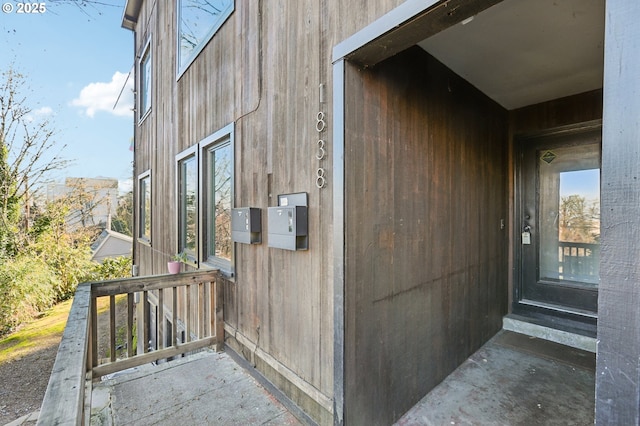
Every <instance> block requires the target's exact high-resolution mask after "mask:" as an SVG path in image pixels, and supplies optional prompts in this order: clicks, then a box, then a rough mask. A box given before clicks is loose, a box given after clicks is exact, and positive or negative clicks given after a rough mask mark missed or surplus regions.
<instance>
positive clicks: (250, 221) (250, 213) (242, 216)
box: [231, 207, 262, 244]
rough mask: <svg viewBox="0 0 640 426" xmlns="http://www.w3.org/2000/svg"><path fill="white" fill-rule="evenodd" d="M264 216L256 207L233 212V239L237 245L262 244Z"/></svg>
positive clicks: (233, 210) (237, 209)
mask: <svg viewBox="0 0 640 426" xmlns="http://www.w3.org/2000/svg"><path fill="white" fill-rule="evenodd" d="M261 218H262V214H261V213H260V209H258V208H255V207H241V208H236V209H232V210H231V239H232V240H233V241H235V242H237V243H244V244H260V243H261V242H262V224H261V221H262V220H261Z"/></svg>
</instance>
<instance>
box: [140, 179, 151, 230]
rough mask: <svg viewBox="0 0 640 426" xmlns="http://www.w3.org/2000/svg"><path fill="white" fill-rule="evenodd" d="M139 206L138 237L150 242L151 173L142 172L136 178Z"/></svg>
mask: <svg viewBox="0 0 640 426" xmlns="http://www.w3.org/2000/svg"><path fill="white" fill-rule="evenodd" d="M138 181H139V184H138V190H139V197H140V198H139V199H140V201H139V204H138V205H139V208H140V228H139V231H138V237H139V238H140V239H141V240H143V241H145V242H151V174H150V173H149V172H146V173H143V174H142V175H140V176H139V178H138Z"/></svg>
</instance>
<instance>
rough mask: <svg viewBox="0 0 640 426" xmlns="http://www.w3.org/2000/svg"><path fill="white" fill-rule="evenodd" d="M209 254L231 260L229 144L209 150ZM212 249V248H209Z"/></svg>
mask: <svg viewBox="0 0 640 426" xmlns="http://www.w3.org/2000/svg"><path fill="white" fill-rule="evenodd" d="M209 158H210V161H209V166H210V170H209V176H210V183H209V191H210V192H209V194H208V197H209V200H210V204H209V209H208V214H209V225H208V231H209V235H208V237H209V238H208V239H209V242H208V244H207V245H208V247H210V249H209V253H208V254H209V255H210V256H214V257H219V258H222V259H225V260H229V261H230V260H231V247H232V243H231V165H232V162H231V160H232V155H231V145H229V144H225V145H223V146H219V147H216V148H214V149H212V150H210V151H209ZM211 249H212V250H211Z"/></svg>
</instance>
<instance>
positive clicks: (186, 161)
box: [178, 149, 198, 263]
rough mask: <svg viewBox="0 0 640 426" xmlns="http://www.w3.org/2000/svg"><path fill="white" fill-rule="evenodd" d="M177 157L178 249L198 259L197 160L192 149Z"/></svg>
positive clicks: (195, 260) (192, 259)
mask: <svg viewBox="0 0 640 426" xmlns="http://www.w3.org/2000/svg"><path fill="white" fill-rule="evenodd" d="M185 154H186V155H184V156H183V157H182V158H179V159H178V224H179V226H178V250H179V251H180V252H184V253H186V254H187V256H188V257H189V259H190V260H191V261H192V262H194V263H196V262H197V259H198V161H197V157H196V151H195V150H194V149H192V150H189V151H187V152H186V153H185Z"/></svg>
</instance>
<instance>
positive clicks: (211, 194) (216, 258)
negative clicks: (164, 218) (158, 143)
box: [176, 123, 234, 272]
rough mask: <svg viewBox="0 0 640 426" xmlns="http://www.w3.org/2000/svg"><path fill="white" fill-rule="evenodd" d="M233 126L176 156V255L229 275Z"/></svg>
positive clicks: (231, 253)
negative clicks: (178, 254) (182, 253)
mask: <svg viewBox="0 0 640 426" xmlns="http://www.w3.org/2000/svg"><path fill="white" fill-rule="evenodd" d="M233 130H234V125H233V123H231V124H229V125H228V126H225V127H224V128H222V129H220V130H219V131H217V132H215V133H214V134H212V135H210V136H208V137H207V138H205V139H204V140H202V141H200V143H198V144H197V145H195V146H193V147H191V148H189V149H188V150H186V151H183V152H182V153H180V154H178V155H177V156H176V165H177V171H176V175H177V179H178V180H177V189H178V197H177V198H178V251H180V252H185V253H186V254H187V256H188V257H189V260H190V261H191V262H192V263H193V264H194V265H199V263H200V262H203V263H206V264H207V265H208V266H213V267H216V268H220V269H221V270H223V271H227V272H232V269H233V267H232V262H233V242H232V241H231V207H233V173H234V169H233V164H234V158H233V151H234V148H233Z"/></svg>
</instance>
